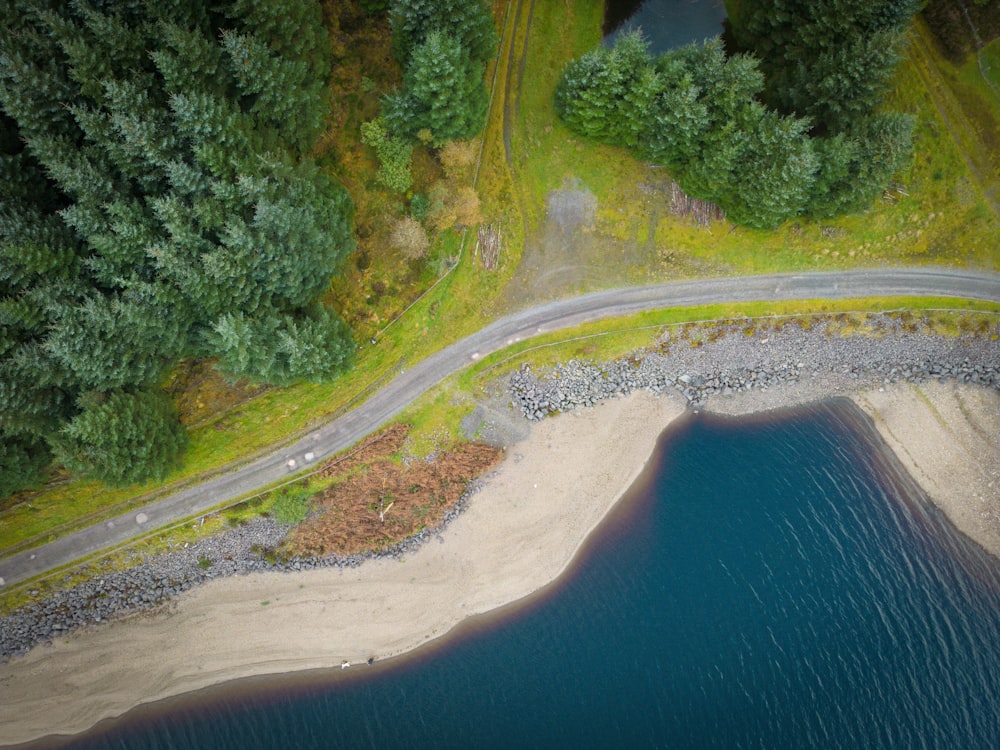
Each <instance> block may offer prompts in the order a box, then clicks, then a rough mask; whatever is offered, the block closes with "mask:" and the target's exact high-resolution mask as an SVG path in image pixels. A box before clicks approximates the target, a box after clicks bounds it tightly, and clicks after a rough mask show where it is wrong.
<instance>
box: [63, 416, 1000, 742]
mask: <svg viewBox="0 0 1000 750" xmlns="http://www.w3.org/2000/svg"><path fill="white" fill-rule="evenodd" d="M276 637H280V634H276ZM998 655H1000V562H998V560H997V559H996V558H993V557H992V556H990V555H989V554H987V553H985V552H984V551H983V550H982V549H981V548H979V547H978V546H976V545H975V544H973V543H972V542H970V541H969V540H967V539H966V538H965V537H964V536H962V535H961V534H959V533H958V532H957V531H956V530H955V529H954V528H953V527H952V526H951V525H950V524H949V523H948V522H947V520H946V519H944V518H943V516H942V515H941V514H940V513H939V512H938V511H937V510H936V509H935V507H934V506H932V505H930V504H929V503H928V502H927V501H926V499H925V498H924V497H923V495H922V494H921V493H920V491H919V490H918V489H917V488H916V487H915V486H914V484H913V483H912V481H911V480H910V479H909V477H908V476H906V475H905V473H903V472H901V470H900V468H899V466H898V464H897V463H896V462H895V460H894V459H893V458H892V456H891V455H890V454H888V452H887V449H885V447H884V445H883V444H882V443H881V442H880V439H879V438H878V435H877V434H876V433H875V432H874V430H873V428H872V427H871V425H870V424H869V423H868V422H867V421H866V419H865V418H864V416H863V415H862V414H861V413H860V412H859V411H858V410H857V408H856V407H854V406H853V404H851V403H850V402H849V401H846V400H833V401H828V402H824V403H822V404H818V405H815V406H812V407H808V408H804V409H797V410H794V411H785V412H778V413H771V414H767V415H759V416H756V417H753V418H744V419H739V420H736V419H726V418H721V417H714V416H709V415H704V414H700V415H697V416H689V417H686V418H685V419H683V420H681V421H680V423H677V424H675V425H674V426H672V427H671V428H670V429H669V430H668V431H667V433H665V434H664V436H663V437H662V438H661V441H660V445H659V448H658V450H657V455H656V456H655V457H654V460H652V461H651V462H650V464H649V467H648V469H647V471H646V473H645V475H644V476H643V477H642V478H641V479H640V481H639V482H638V483H637V485H636V486H635V487H634V488H633V490H632V491H631V492H630V494H629V496H628V497H626V498H625V499H624V500H623V501H622V502H621V503H620V504H619V505H617V506H616V508H615V510H614V511H613V512H612V514H611V515H610V516H609V518H608V519H607V521H606V523H604V524H603V525H602V527H601V528H599V529H598V530H597V532H595V534H594V535H593V537H592V538H591V539H590V540H589V541H588V543H587V544H586V545H585V547H584V549H583V550H582V551H581V553H580V555H579V557H578V560H577V562H576V564H575V565H574V566H573V569H572V571H571V572H570V573H569V574H567V575H566V576H564V578H563V579H562V580H560V581H558V582H556V583H555V584H554V585H552V586H550V587H549V588H548V589H547V590H545V591H543V592H540V593H539V595H537V596H535V597H533V598H532V599H531V600H530V601H527V602H523V603H520V604H518V605H514V606H511V607H508V608H507V609H505V610H504V611H503V612H501V613H500V614H498V615H494V616H490V617H482V618H479V619H477V620H475V621H473V622H471V623H469V624H468V625H466V626H464V627H462V628H461V629H460V630H459V632H457V633H455V634H453V635H452V636H450V637H448V638H447V639H443V640H441V641H439V642H437V643H435V644H433V645H432V646H430V647H428V648H426V649H423V650H420V651H418V652H416V653H415V654H414V655H412V656H410V657H405V658H400V659H396V660H392V661H389V662H385V663H381V664H376V665H375V666H374V667H361V668H358V669H357V670H355V669H352V670H351V671H350V672H349V673H341V672H340V670H335V673H334V674H332V675H324V674H315V673H314V674H311V675H307V676H299V677H286V678H278V679H275V678H269V679H260V680H254V681H249V682H243V683H236V684H233V685H229V686H222V687H220V688H215V689H213V690H209V691H205V692H203V693H200V694H197V695H195V696H192V697H187V698H182V699H178V700H174V701H170V702H167V703H166V704H162V705H158V706H153V707H147V708H144V709H139V710H138V711H136V712H133V713H132V714H130V715H128V716H126V717H125V718H124V719H121V720H118V721H117V722H114V723H112V724H109V725H106V726H103V727H102V728H101V730H100V731H99V732H96V733H94V734H92V735H91V736H87V737H81V738H79V739H78V740H77V741H75V742H72V743H71V744H70V745H69V746H70V747H73V748H87V749H88V750H96V749H97V748H102V749H103V748H128V749H129V750H137V749H140V748H150V749H152V748H171V749H172V750H181V749H183V748H192V749H195V748H197V749H198V750H208V749H210V748H240V749H241V750H251V749H253V748H291V747H295V748H352V749H356V748H369V747H370V748H472V747H475V748H510V747H517V748H553V747H557V748H562V747H567V748H569V747H572V748H609V747H666V748H789V749H790V750H791V749H795V750H799V749H800V748H803V747H824V748H845V749H846V748H851V749H852V750H853V749H854V748H860V747H865V748H870V747H894V748H904V747H905V748H964V749H966V750H974V749H976V748H984V749H985V748H993V749H995V748H997V747H1000V718H998V716H1000V714H998V712H997V709H996V707H997V706H1000V669H998V665H1000V659H998ZM345 675H347V676H346V678H345Z"/></svg>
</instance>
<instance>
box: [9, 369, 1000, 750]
mask: <svg viewBox="0 0 1000 750" xmlns="http://www.w3.org/2000/svg"><path fill="white" fill-rule="evenodd" d="M818 395H819V394H817V393H816V392H815V391H813V390H811V389H794V388H790V389H780V391H769V392H765V393H760V392H755V393H752V394H745V395H740V396H736V397H730V398H719V399H713V401H712V402H711V403H712V407H713V409H714V410H716V411H722V412H728V413H748V412H751V411H759V410H761V409H766V408H773V407H777V406H783V405H788V404H790V403H796V402H802V401H806V400H811V399H815V398H816V397H817V396H818ZM853 398H854V399H855V401H856V403H858V404H859V405H860V406H861V407H862V408H863V409H865V411H866V412H868V413H869V415H871V416H872V418H873V420H874V422H875V424H876V426H877V427H878V429H879V430H880V432H881V433H882V435H883V436H884V437H885V439H886V441H887V442H888V444H889V445H890V447H892V449H893V450H894V451H895V452H896V454H897V455H898V456H899V458H900V460H901V461H902V463H903V464H904V465H905V466H906V467H907V468H908V469H909V470H910V471H911V472H912V473H913V475H914V477H915V478H916V479H917V481H919V482H920V484H921V485H922V486H923V487H924V489H925V490H926V491H927V492H928V494H929V495H931V496H932V497H933V498H934V499H935V501H936V502H938V503H939V504H940V505H941V507H942V508H943V509H944V510H945V511H946V512H947V513H948V515H949V517H951V518H952V520H953V521H954V523H955V524H956V525H957V526H958V527H959V528H961V529H963V530H964V531H966V533H968V534H969V535H970V536H972V537H973V538H974V539H976V540H977V541H979V542H980V543H981V544H983V546H985V547H987V548H988V549H990V550H991V551H993V552H994V554H998V555H1000V521H998V518H997V516H998V514H1000V492H998V486H1000V482H998V480H997V471H998V467H997V463H998V462H997V461H996V457H997V455H998V444H997V440H998V438H997V436H998V435H1000V393H997V392H995V391H989V390H987V389H984V388H973V387H960V386H955V385H939V384H936V383H935V384H932V385H923V386H919V387H917V386H911V385H896V386H892V387H891V388H887V389H886V390H885V391H884V392H878V391H874V392H866V393H861V394H856V395H854V396H853ZM683 411H684V409H683V406H682V405H681V402H680V400H679V399H677V398H674V399H667V398H662V397H654V396H652V395H649V394H648V393H645V392H640V393H637V394H634V395H632V396H630V397H629V398H627V399H620V400H612V401H608V402H604V403H602V404H601V405H599V406H597V407H595V408H592V409H587V410H582V411H578V412H571V413H569V414H566V415H563V416H560V417H556V418H552V419H547V420H545V421H543V422H542V423H540V424H538V425H536V426H535V427H533V428H532V431H531V434H530V436H529V437H528V438H527V439H526V440H525V441H523V442H522V443H519V444H517V445H516V446H514V447H512V448H510V449H509V450H508V455H507V458H506V459H505V461H504V463H503V464H502V465H501V467H500V468H499V469H498V470H497V472H496V473H495V475H494V476H493V477H492V478H491V479H490V481H489V482H488V484H487V485H486V487H485V488H484V489H483V490H482V491H481V492H480V493H479V494H477V495H476V496H475V497H474V498H473V500H472V501H471V502H470V504H469V507H468V509H467V511H466V512H465V513H464V514H463V515H461V516H460V517H459V518H458V519H457V520H455V521H454V522H453V523H452V524H451V525H450V526H449V527H448V529H447V530H446V532H445V534H444V538H443V541H442V542H441V543H438V542H432V543H430V544H427V545H425V546H424V547H422V548H420V549H419V550H418V551H417V552H416V553H414V554H412V555H408V556H406V557H405V558H404V559H403V560H402V561H398V562H397V561H392V560H382V561H377V562H373V563H369V564H365V565H363V566H362V567H360V568H356V569H348V570H339V569H325V570H316V571H309V572H306V573H301V574H295V575H277V574H265V575H255V576H247V577H240V578H229V579H223V580H218V581H214V582H212V583H210V584H207V585H205V586H202V587H200V588H198V589H196V590H193V591H191V592H188V593H187V594H185V595H183V596H181V597H179V598H178V599H177V600H176V602H175V603H174V604H172V605H171V606H170V608H169V609H168V610H167V611H165V612H161V613H159V614H155V615H147V616H143V617H138V618H133V619H132V620H130V621H128V622H124V623H119V624H115V625H112V626H107V627H101V628H96V629H94V630H91V631H87V632H80V633H78V634H76V635H74V636H72V637H70V638H68V639H66V640H61V641H59V642H57V643H55V644H54V645H53V646H51V647H44V648H36V649H35V650H34V651H32V652H31V653H29V654H28V655H27V656H25V657H23V658H21V659H17V660H14V661H12V662H11V663H10V664H8V665H6V666H2V667H0V743H7V744H13V743H18V742H24V741H28V740H31V739H34V738H37V737H40V736H43V735H50V734H68V733H76V732H80V731H83V730H85V729H87V728H89V727H90V726H92V725H93V724H94V723H96V722H97V721H99V720H100V719H102V718H105V717H110V716H117V715H120V714H121V713H124V712H125V711H127V710H128V709H129V708H131V707H133V706H135V705H136V704H138V703H145V702H150V701H155V700H159V699H162V698H166V697H168V696H173V695H178V694H181V693H184V692H188V691H191V690H196V689H199V688H202V687H205V686H208V685H212V684H216V683H219V682H223V681H227V680H232V679H236V678H239V677H247V676H251V675H260V674H274V673H280V672H289V671H294V670H304V669H313V668H327V667H332V668H334V669H339V667H340V665H341V664H342V662H345V661H349V662H355V663H357V662H362V661H364V660H366V659H367V658H369V657H375V658H376V659H384V658H387V657H390V656H393V655H397V654H401V653H403V652H405V651H409V650H411V649H413V648H415V647H417V646H420V645H421V644H423V643H426V642H427V641H430V640H433V639H435V638H437V637H440V636H442V635H444V634H445V633H446V632H448V630H450V629H451V628H452V627H453V626H455V625H456V624H458V623H459V622H461V621H463V620H464V619H466V618H467V617H469V616H471V615H474V614H478V613H483V612H487V611H489V610H492V609H495V608H497V607H499V606H502V605H504V604H507V603H510V602H513V601H516V600H518V599H521V598H523V597H525V596H527V595H529V594H531V593H532V592H534V591H536V590H538V589H539V588H541V587H542V586H544V585H545V584H547V583H549V582H551V581H552V580H553V579H554V578H556V577H557V576H558V575H559V574H560V573H561V572H562V571H563V570H565V569H566V567H567V566H568V565H569V564H570V563H571V561H572V559H573V557H574V556H575V554H576V552H577V551H578V549H579V548H580V546H581V545H582V543H583V542H584V540H585V539H586V537H587V536H588V535H589V533H590V531H591V530H592V529H593V528H594V527H595V526H596V525H597V524H598V523H599V522H600V521H601V519H602V518H603V517H604V516H605V515H606V514H607V512H608V511H609V510H610V508H611V507H612V506H613V505H614V504H615V502H616V500H617V499H618V498H619V497H620V496H621V495H622V493H623V492H624V491H625V490H626V489H627V488H628V487H629V486H630V485H631V483H632V482H633V481H634V479H635V478H636V477H637V476H638V474H639V473H640V471H641V470H642V467H643V465H644V464H645V462H646V461H647V459H648V458H649V456H650V455H651V453H652V450H653V448H654V445H655V443H656V440H657V437H658V436H659V435H660V433H661V432H662V430H663V429H664V428H665V427H666V426H667V425H668V424H669V423H670V422H671V421H672V420H673V419H675V418H677V417H678V416H680V415H681V414H682V413H683Z"/></svg>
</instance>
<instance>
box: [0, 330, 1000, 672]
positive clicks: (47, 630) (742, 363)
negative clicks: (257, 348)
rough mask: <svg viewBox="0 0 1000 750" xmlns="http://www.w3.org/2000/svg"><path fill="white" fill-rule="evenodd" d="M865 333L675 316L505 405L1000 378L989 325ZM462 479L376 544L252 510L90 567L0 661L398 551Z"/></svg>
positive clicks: (526, 383)
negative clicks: (401, 532) (320, 551)
mask: <svg viewBox="0 0 1000 750" xmlns="http://www.w3.org/2000/svg"><path fill="white" fill-rule="evenodd" d="M867 324H868V325H869V326H870V327H872V328H874V329H875V331H876V333H877V334H878V335H874V336H855V337H844V336H841V335H840V334H839V333H838V332H837V330H835V329H836V327H837V326H838V325H839V324H838V323H836V321H833V322H828V323H826V322H820V323H811V324H809V325H807V326H804V325H800V324H799V323H797V322H796V323H786V324H783V325H776V326H768V327H766V328H761V327H760V326H759V325H754V326H752V327H751V326H749V325H740V324H733V325H730V326H727V327H724V328H719V329H715V330H713V331H711V332H706V331H705V329H693V328H685V327H680V328H678V329H676V331H675V332H674V333H672V334H670V335H669V336H665V337H663V338H662V339H661V340H660V341H659V342H658V344H657V345H656V346H654V347H651V348H650V349H649V350H648V351H645V352H639V353H636V354H633V355H631V356H629V357H626V358H623V359H619V360H615V361H612V362H608V363H602V364H593V363H588V362H581V361H570V362H567V363H564V364H560V365H557V366H555V367H553V368H549V369H547V370H545V371H544V372H541V373H540V374H536V373H534V372H532V371H531V370H530V369H529V368H527V367H523V368H522V369H521V370H519V371H517V372H515V373H514V374H513V375H512V376H511V378H510V381H509V383H508V386H509V393H510V395H511V399H512V402H513V405H514V407H515V408H516V409H517V410H519V411H520V412H521V413H522V414H524V416H526V417H527V418H528V419H529V420H533V421H536V420H540V419H543V418H544V417H545V416H547V415H550V414H555V413H559V412H565V411H570V410H572V409H575V408H578V407H581V406H589V405H593V404H596V403H597V402H599V401H601V400H603V399H607V398H612V397H615V396H622V395H626V394H628V393H631V392H632V391H635V390H639V389H643V388H645V389H649V390H651V391H653V392H657V393H679V394H682V395H683V397H684V398H685V399H686V400H687V402H688V404H689V405H690V406H692V407H700V406H702V405H704V404H705V403H706V401H707V400H708V399H710V398H724V397H726V396H728V395H730V394H733V393H736V392H742V391H753V390H768V389H773V388H777V387H781V386H784V387H786V388H791V387H802V386H807V387H809V392H810V393H811V394H815V395H816V397H819V396H820V395H833V394H836V393H838V392H848V391H853V390H858V389H868V388H878V387H880V386H883V385H887V384H891V383H894V382H899V381H907V382H914V383H920V382H923V381H927V380H930V379H939V380H948V379H954V380H957V381H960V382H964V383H979V384H982V385H983V386H986V387H991V388H1000V344H998V342H997V341H996V340H994V339H992V338H991V337H990V332H982V333H981V334H980V335H978V336H973V335H969V336H965V337H945V336H934V335H928V334H922V333H912V332H908V331H907V330H905V324H904V322H902V321H900V320H899V319H896V318H893V317H890V316H884V317H880V316H876V317H874V318H869V319H868V321H867ZM478 486H479V485H478V484H476V483H473V485H471V486H470V489H469V490H468V491H467V492H466V493H465V494H464V495H463V496H462V498H461V500H460V501H459V502H458V504H457V505H456V506H455V508H454V509H452V510H451V511H450V512H449V513H448V514H447V515H446V517H445V520H444V523H443V524H442V525H441V526H439V527H438V528H436V529H431V530H427V531H423V532H421V533H420V534H418V535H417V536H415V537H412V538H410V539H409V540H406V541H404V542H402V543H400V544H398V545H397V546H395V547H393V548H391V549H389V550H385V551H382V552H378V553H367V554H363V555H350V556H328V557H321V558H317V557H309V558H292V559H289V560H283V559H281V558H280V556H277V555H275V554H274V552H273V550H275V549H277V548H278V547H279V546H280V545H281V542H282V541H283V540H284V538H285V535H286V534H287V531H288V528H287V527H283V526H280V525H278V524H277V523H275V522H274V521H272V520H270V519H264V518H262V519H257V520H255V521H253V522H251V523H248V524H246V525H245V526H241V527H239V528H236V529H232V530H230V531H228V532H227V533H225V534H222V535H220V536H217V537H211V538H206V539H203V540H201V541H199V542H197V543H196V544H193V545H191V546H190V547H187V548H185V549H183V550H177V551H174V552H169V553H165V554H161V555H158V556H156V557H152V558H150V559H148V560H146V561H144V562H142V563H141V564H139V565H137V566H136V567H133V568H130V569H128V570H126V571H122V572H119V573H114V574H110V575H106V576H104V577H103V578H94V579H91V580H89V581H87V582H85V583H83V584H80V585H78V586H76V587H74V588H72V589H69V590H66V591H62V592H59V593H57V594H55V595H53V596H51V597H49V598H47V599H45V600H42V601H38V602H34V603H32V604H30V605H27V606H25V607H22V608H21V609H19V610H17V611H15V612H13V613H11V614H10V615H8V616H5V617H0V660H6V659H7V658H9V657H11V656H14V655H17V654H22V653H25V652H26V651H28V650H29V649H30V648H32V647H33V646H35V645H37V644H39V643H45V642H49V641H51V640H53V639H55V638H58V637H62V636H64V635H66V634H68V633H69V632H70V631H72V630H74V629H76V628H79V627H83V626H90V625H93V624H95V623H100V622H103V621H106V620H111V619H115V618H118V617H122V616H124V615H130V614H133V613H136V612H141V611H144V610H148V609H151V608H155V607H157V606H160V605H162V604H163V603H164V602H165V601H167V600H168V599H170V597H173V596H175V595H177V594H179V593H181V592H183V591H186V590H187V589H189V588H191V587H192V586H195V585H197V584H199V583H202V582H204V581H207V580H210V579H212V578H218V577H222V576H230V575H241V574H246V573H252V572H258V571H266V570H273V571H299V570H306V569H310V568H318V567H337V566H339V567H355V566H357V565H360V564H361V563H362V562H364V561H365V560H366V559H372V558H375V557H387V556H388V557H399V556H400V555H403V554H405V553H406V552H408V551H410V550H413V549H416V547H418V546H419V545H421V544H423V543H424V542H426V541H427V540H428V539H430V538H432V537H434V536H436V535H437V534H438V533H439V532H440V530H441V529H442V528H443V527H444V526H445V525H447V524H448V523H449V522H450V521H451V520H453V519H454V518H455V517H456V516H457V515H458V514H459V513H460V512H461V511H462V509H463V508H464V506H465V503H466V502H467V500H468V498H469V497H470V496H471V494H473V493H474V492H475V490H476V489H477V488H478Z"/></svg>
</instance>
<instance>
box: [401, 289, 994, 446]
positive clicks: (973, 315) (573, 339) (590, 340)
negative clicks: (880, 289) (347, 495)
mask: <svg viewBox="0 0 1000 750" xmlns="http://www.w3.org/2000/svg"><path fill="white" fill-rule="evenodd" d="M887 311H913V312H923V315H924V316H925V317H926V319H927V321H928V323H927V326H928V329H930V330H934V331H936V332H937V333H939V334H941V335H959V334H963V333H971V332H972V331H977V330H981V329H982V325H983V323H984V322H985V324H986V325H987V326H991V327H993V328H995V326H996V324H997V321H998V316H1000V305H996V304H992V303H986V302H978V301H974V300H964V299H954V298H949V297H879V298H861V299H847V300H795V301H787V302H754V303H741V304H720V305H701V306H697V307H684V308H669V309H662V310H652V311H649V312H644V313H638V314H636V315H630V316H626V317H622V318H617V319H614V320H605V321H599V322H596V323H590V324H587V325H583V326H578V327H576V328H572V329H567V330H564V331H556V332H552V333H548V334H545V335H542V336H537V337H534V338H532V339H529V340H525V341H520V342H518V343H515V344H513V345H511V346H509V347H507V348H505V349H503V350H502V351H499V352H494V353H493V354H490V355H488V356H486V357H484V358H483V359H481V360H479V361H477V362H475V363H473V364H471V365H470V366H469V367H466V368H465V369H463V370H462V371H460V372H458V373H456V374H454V375H452V376H450V377H449V378H447V379H446V380H445V381H444V382H443V383H441V385H440V386H438V387H437V388H434V389H432V390H431V391H429V392H428V393H427V394H425V395H424V396H423V397H421V398H420V399H418V400H417V402H415V403H414V404H413V405H412V406H410V407H409V408H408V409H407V410H406V411H404V412H403V414H402V415H401V416H400V419H401V420H402V421H405V422H407V423H408V424H410V425H412V429H411V432H410V437H411V439H412V440H415V441H421V440H422V439H424V438H423V436H424V435H425V434H428V433H435V434H442V433H445V434H448V435H449V436H451V437H452V438H453V439H456V440H457V439H458V437H459V423H460V422H461V420H462V418H463V417H465V416H467V415H468V414H469V413H470V412H471V411H472V410H473V409H474V408H475V406H476V403H477V400H478V399H480V398H484V397H485V396H486V395H487V393H488V392H492V391H494V390H495V389H494V388H492V387H491V384H492V383H493V382H494V381H496V380H497V379H499V378H502V377H505V376H506V375H508V374H510V373H511V372H513V371H514V370H516V369H518V368H519V367H520V366H521V365H523V364H530V365H531V366H532V367H535V368H537V367H545V366H551V365H555V364H556V363H558V362H565V361H567V360H570V359H583V360H609V359H614V358H617V357H623V356H626V355H628V354H630V353H632V352H635V351H637V350H641V349H643V348H645V347H648V346H650V345H652V344H653V343H654V342H655V341H656V339H657V337H658V336H660V335H661V334H662V333H663V332H664V330H666V329H667V328H670V327H674V326H679V325H696V326H699V327H702V328H703V329H704V330H705V331H706V332H707V331H709V330H711V329H713V328H715V327H716V326H717V325H718V324H720V323H725V322H730V321H746V320H754V321H758V322H762V321H765V320H768V319H777V318H789V317H793V316H821V315H837V316H838V317H841V316H844V315H849V316H853V317H852V319H854V318H856V319H857V320H858V321H861V320H863V319H864V317H865V316H866V315H867V314H868V313H876V312H887ZM845 320H846V318H845ZM867 332H868V331H867V330H866V329H865V328H864V326H863V325H862V324H860V323H858V324H856V325H855V327H853V328H846V327H845V328H844V333H845V334H846V333H867Z"/></svg>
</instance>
